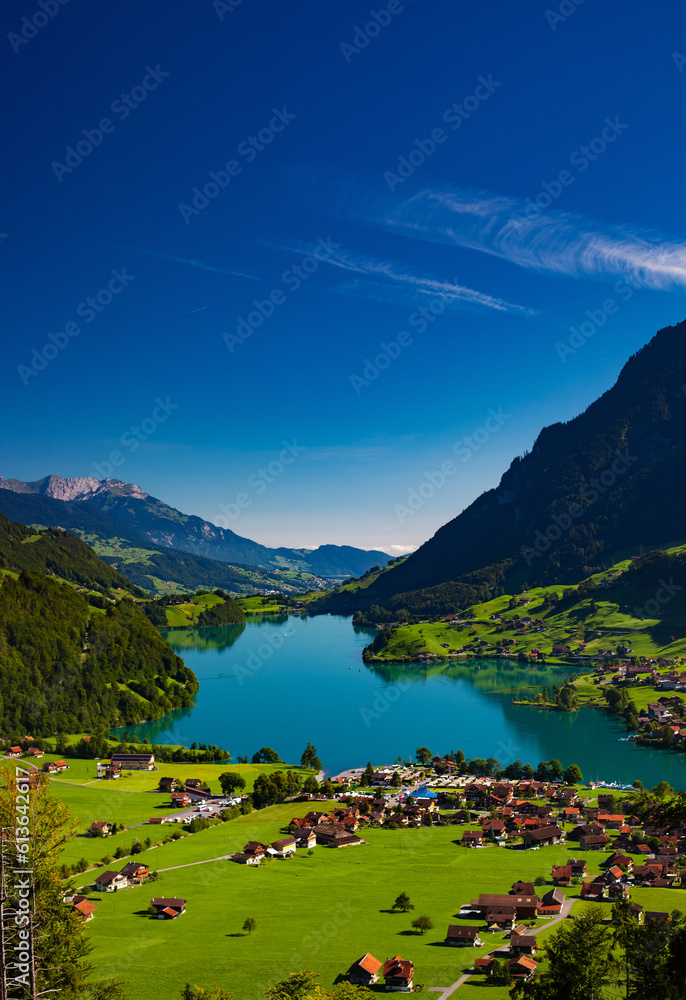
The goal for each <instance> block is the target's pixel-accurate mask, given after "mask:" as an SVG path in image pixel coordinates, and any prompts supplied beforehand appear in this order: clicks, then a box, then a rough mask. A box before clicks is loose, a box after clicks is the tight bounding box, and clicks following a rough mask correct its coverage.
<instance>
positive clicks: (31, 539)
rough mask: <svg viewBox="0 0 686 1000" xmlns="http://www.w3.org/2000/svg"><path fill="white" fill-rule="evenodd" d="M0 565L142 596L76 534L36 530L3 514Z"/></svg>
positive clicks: (141, 593)
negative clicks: (10, 519)
mask: <svg viewBox="0 0 686 1000" xmlns="http://www.w3.org/2000/svg"><path fill="white" fill-rule="evenodd" d="M0 569H11V570H30V571H34V572H38V573H47V574H49V575H50V576H58V577H61V578H62V579H63V580H69V581H70V582H72V583H78V584H80V585H81V586H83V587H89V588H91V589H93V590H99V591H103V590H107V589H109V588H112V589H121V590H125V591H128V592H129V593H132V594H135V595H136V596H138V597H143V596H145V595H144V593H143V591H142V590H139V589H138V587H135V586H133V585H132V584H131V582H130V581H129V580H127V578H126V577H125V576H122V574H121V573H119V572H117V570H116V569H114V568H113V567H112V566H108V565H107V563H104V562H102V560H101V559H99V558H98V557H97V556H96V554H95V552H93V550H92V548H91V547H90V546H89V545H86V543H85V542H83V541H81V539H80V538H77V537H76V536H75V535H71V534H69V532H67V531H61V530H60V529H58V528H48V529H47V530H46V531H42V532H40V533H39V532H36V531H34V530H33V529H32V528H28V527H26V525H24V524H17V523H15V522H13V521H9V520H8V519H7V518H6V517H5V515H4V514H0Z"/></svg>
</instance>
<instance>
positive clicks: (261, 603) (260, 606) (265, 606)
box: [237, 594, 300, 615]
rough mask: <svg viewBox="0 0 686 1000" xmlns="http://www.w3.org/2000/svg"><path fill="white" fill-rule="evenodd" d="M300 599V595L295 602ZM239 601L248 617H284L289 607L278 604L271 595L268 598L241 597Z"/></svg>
mask: <svg viewBox="0 0 686 1000" xmlns="http://www.w3.org/2000/svg"><path fill="white" fill-rule="evenodd" d="M299 599H300V595H297V596H296V597H295V598H294V600H299ZM237 601H238V604H240V606H241V608H242V609H243V611H244V612H245V613H246V615H283V614H286V612H287V606H286V607H284V605H283V604H277V603H276V601H275V600H274V599H273V597H272V595H269V594H268V595H267V596H266V597H259V596H257V597H256V596H253V597H240V598H237Z"/></svg>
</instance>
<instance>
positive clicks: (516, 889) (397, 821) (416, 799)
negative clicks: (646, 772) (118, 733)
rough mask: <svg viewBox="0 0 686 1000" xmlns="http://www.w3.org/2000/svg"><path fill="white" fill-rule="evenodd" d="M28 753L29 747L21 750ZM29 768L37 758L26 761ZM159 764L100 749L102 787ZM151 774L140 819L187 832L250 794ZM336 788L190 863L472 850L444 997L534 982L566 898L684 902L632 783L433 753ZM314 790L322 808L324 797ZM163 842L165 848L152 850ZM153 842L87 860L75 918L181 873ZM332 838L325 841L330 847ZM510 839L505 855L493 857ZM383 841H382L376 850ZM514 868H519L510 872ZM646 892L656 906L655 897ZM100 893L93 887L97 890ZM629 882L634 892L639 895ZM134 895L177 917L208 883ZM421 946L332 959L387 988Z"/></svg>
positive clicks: (414, 963) (683, 843)
mask: <svg viewBox="0 0 686 1000" xmlns="http://www.w3.org/2000/svg"><path fill="white" fill-rule="evenodd" d="M48 755H49V754H48ZM49 756H50V755H49ZM29 757H30V755H29V754H24V758H29ZM70 763H71V762H70ZM26 767H27V768H29V767H32V765H31V764H30V761H29V760H28V759H27V760H26ZM34 768H35V766H34ZM157 769H158V764H157V763H156V761H155V757H154V754H152V753H140V754H126V753H113V754H112V755H111V757H110V759H109V761H108V762H98V763H97V774H98V777H97V779H96V782H95V784H96V785H97V786H100V787H102V789H103V795H102V796H101V798H102V800H103V803H105V802H107V800H108V795H107V792H106V789H107V788H110V789H114V788H116V786H117V784H118V780H117V779H121V778H122V777H123V776H125V775H127V774H128V775H135V774H137V773H138V774H140V775H141V778H142V777H143V775H145V774H150V775H151V778H152V773H151V772H154V771H156V770H157ZM65 770H69V764H68V763H67V761H64V760H59V759H58V760H50V761H48V762H46V764H44V765H43V767H42V769H41V770H40V771H38V769H37V768H35V769H34V770H33V772H32V773H33V774H34V775H35V778H34V781H45V780H51V779H52V778H53V776H55V775H62V774H63V772H64V771H65ZM59 780H63V778H60V779H59ZM124 780H125V781H126V780H129V779H128V778H124ZM146 780H147V779H146ZM152 780H153V781H154V782H155V784H156V789H154V788H153V787H152V786H149V787H148V791H153V792H154V791H155V790H156V792H157V797H164V801H165V802H168V806H169V812H166V811H165V812H164V816H163V817H159V816H158V817H154V818H151V819H150V820H149V822H148V825H153V826H158V825H159V824H160V823H180V824H182V829H183V830H187V829H188V826H187V824H188V823H189V821H192V819H193V817H194V816H198V817H203V818H204V817H206V818H208V819H209V820H211V821H212V822H213V823H214V824H215V826H214V827H213V829H214V831H215V832H219V831H220V830H221V829H225V830H230V829H231V827H232V822H236V820H233V821H231V820H229V821H228V822H226V821H225V822H223V823H222V822H221V820H222V814H223V813H225V811H226V810H227V809H231V808H232V807H233V809H234V811H235V812H237V811H238V810H239V809H240V807H241V804H244V803H246V802H248V801H249V796H248V794H240V795H239V794H234V795H226V794H224V793H217V792H216V790H215V791H212V790H211V787H210V783H208V782H207V781H206V780H204V779H202V778H200V777H195V778H194V777H193V776H191V775H186V776H184V778H183V779H177V778H174V777H171V776H169V775H162V776H161V777H159V778H157V777H156V776H155V777H154V778H153V779H152ZM334 787H335V791H334V794H333V799H329V800H326V798H325V797H324V796H322V795H319V794H314V793H301V794H299V795H296V796H295V797H294V798H293V799H292V800H290V801H287V802H284V804H283V805H281V806H278V807H267V808H265V809H261V810H257V812H256V813H255V812H254V813H252V814H251V815H252V816H255V817H259V816H260V815H261V814H262V813H264V814H265V818H266V816H267V815H268V814H269V813H270V812H271V811H272V810H274V809H275V808H277V809H278V810H279V814H280V815H281V816H282V817H283V819H282V820H280V821H279V822H280V827H279V829H278V830H277V829H275V830H274V832H275V833H278V835H277V836H273V837H272V838H271V839H268V838H267V839H257V838H251V839H248V840H246V841H243V842H242V843H241V844H239V845H238V846H239V847H240V849H237V850H232V851H228V852H226V853H222V854H219V855H212V854H210V856H209V857H205V856H203V857H202V858H201V859H200V858H198V859H197V860H195V861H191V862H190V865H191V868H192V867H193V865H199V866H200V867H204V866H205V865H206V864H207V863H208V862H210V861H211V862H217V863H220V862H221V863H227V862H234V863H235V865H236V866H238V867H244V868H248V869H260V868H264V867H265V866H267V867H269V866H272V865H276V866H277V867H276V869H273V871H274V874H277V873H278V870H280V866H281V865H285V866H286V867H285V868H284V869H283V870H284V871H286V870H290V869H291V866H292V865H294V864H295V865H296V866H297V865H298V864H299V863H301V862H300V861H299V860H298V859H305V861H306V862H308V863H311V861H312V859H313V857H314V855H315V854H319V852H320V851H323V852H324V853H323V855H322V863H324V864H325V865H327V862H326V861H325V860H324V859H325V858H329V857H331V858H332V859H333V858H334V857H335V856H337V855H339V853H342V854H344V855H347V854H348V852H347V851H342V852H341V849H343V848H346V847H357V848H360V849H361V850H360V851H359V852H358V851H355V852H353V854H354V855H355V856H356V857H359V858H360V859H363V860H362V871H364V870H365V869H366V867H367V864H368V861H367V859H369V860H371V859H370V858H369V853H368V852H372V854H375V853H376V852H377V851H379V850H380V849H381V848H383V845H384V838H390V837H393V836H395V835H396V834H397V833H398V832H400V831H405V834H406V835H407V836H409V835H411V834H412V831H415V833H414V836H415V837H417V838H419V839H418V840H417V841H416V842H415V844H414V845H413V848H412V849H413V850H414V852H415V854H414V855H413V856H414V857H421V855H422V853H424V852H427V853H431V852H432V851H433V850H434V849H436V848H437V846H438V838H440V845H441V846H440V852H441V856H443V852H444V851H446V850H448V851H450V852H458V856H464V857H465V858H472V857H473V858H474V859H475V862H476V869H475V871H482V872H483V875H484V878H483V881H482V885H481V887H479V885H478V881H477V882H475V883H474V884H475V888H476V890H477V891H476V892H475V893H474V892H472V893H470V895H469V896H465V897H464V898H462V899H461V900H460V899H459V898H458V899H456V901H455V908H454V913H453V914H452V919H447V920H446V922H445V924H444V926H443V928H442V929H441V928H440V926H439V927H438V930H439V932H440V934H441V937H440V938H439V939H437V940H436V943H440V944H442V945H443V946H444V947H446V948H447V949H449V950H452V949H460V950H463V949H469V951H471V952H472V954H473V955H474V957H473V958H472V959H469V960H467V961H466V963H465V962H462V963H461V964H460V970H459V971H460V975H459V976H458V978H457V979H456V981H455V982H454V983H453V984H452V987H451V988H450V992H448V988H447V987H446V992H445V994H441V996H443V995H445V996H446V997H447V996H450V995H452V991H453V990H454V989H457V988H458V986H461V985H463V984H464V983H466V982H467V981H468V980H469V979H470V978H471V977H473V976H476V977H477V978H481V979H483V980H484V982H490V981H491V980H492V981H493V983H494V984H495V983H499V982H501V981H502V977H503V976H506V978H507V981H508V982H518V981H521V982H526V981H529V980H531V979H532V978H533V977H534V976H535V974H536V970H537V968H538V966H539V963H540V957H541V956H540V949H541V947H542V944H543V941H544V939H545V937H546V936H547V933H548V931H549V930H550V929H551V928H553V927H555V926H556V925H557V924H558V923H559V922H560V921H561V920H564V919H566V918H567V917H569V916H570V915H572V916H573V914H572V909H573V908H578V907H579V906H585V905H587V904H600V905H601V906H608V910H607V919H609V920H612V914H613V912H614V911H613V907H614V906H615V905H616V904H618V903H620V902H624V903H626V905H627V906H628V907H629V912H630V914H631V917H632V918H633V919H634V920H635V921H636V922H637V924H638V925H640V924H642V923H643V922H646V923H651V922H655V921H663V920H664V921H669V920H670V919H671V911H672V909H678V908H679V902H680V903H681V906H683V901H682V897H684V896H686V893H684V891H683V890H684V888H686V886H685V875H684V862H685V860H686V829H685V828H684V826H682V825H676V826H670V825H669V824H665V823H664V822H657V821H656V822H651V821H650V814H651V808H652V807H651V806H650V805H648V806H647V807H646V803H645V801H642V800H641V799H640V797H639V798H637V795H636V792H635V790H633V789H632V790H631V791H625V790H621V789H617V790H608V789H602V788H598V787H596V786H595V785H593V784H592V783H591V784H589V785H588V786H586V787H584V786H583V785H582V784H581V783H579V782H577V783H575V784H566V783H565V782H564V781H563V780H536V778H528V779H514V780H511V779H507V778H504V777H503V776H502V775H500V776H488V775H487V776H474V775H470V774H460V773H459V768H458V767H457V766H456V764H455V761H454V760H452V759H450V758H448V757H440V756H436V755H434V756H433V757H432V758H431V759H430V760H428V761H426V762H425V763H424V764H412V765H410V764H407V763H405V764H402V765H400V764H396V765H389V766H384V767H377V768H372V767H371V766H370V765H368V766H367V768H365V769H363V768H353V769H350V770H348V771H346V772H343V773H342V774H340V775H337V776H335V777H334ZM319 803H321V804H322V807H323V808H319V807H318V804H319ZM289 805H291V806H292V807H293V808H292V810H291V813H290V815H289V814H288V813H287V812H285V810H287V809H288V807H289ZM296 807H297V808H296ZM163 811H164V810H163ZM184 824H185V825H184ZM216 824H218V825H216ZM114 825H115V824H113V823H112V822H110V821H109V820H105V819H96V820H93V821H92V822H91V823H90V824H89V825H88V827H87V829H86V830H85V831H84V834H83V836H85V837H86V838H88V839H89V840H92V841H97V840H103V841H105V842H106V841H108V840H109V839H110V838H112V836H113V826H114ZM268 828H269V827H265V829H268ZM204 829H205V828H204ZM271 829H274V826H273V824H272V826H271ZM394 832H395V833H394ZM205 835H206V834H205V833H203V831H200V832H197V833H184V834H183V835H182V834H181V832H179V833H178V834H175V836H178V837H181V839H180V840H178V841H172V842H171V843H169V844H168V845H167V846H166V848H165V850H166V851H167V855H166V856H167V857H171V856H170V855H169V854H168V852H169V850H173V848H174V845H175V844H180V843H187V842H189V841H193V842H197V843H198V844H200V843H201V842H202V838H203V836H205ZM446 837H447V838H448V839H446ZM157 850H158V853H159V851H160V850H161V849H160V848H158V849H157ZM154 851H155V848H154V846H153V847H152V849H147V850H145V851H144V852H143V853H142V854H141V855H139V856H138V857H135V858H128V859H122V860H123V861H124V862H125V863H123V864H122V866H121V867H120V868H119V869H118V870H117V869H115V868H113V867H111V866H108V865H104V864H103V865H100V866H96V867H95V869H94V870H93V873H92V877H91V880H90V881H86V882H85V883H84V884H82V885H79V886H74V887H73V888H71V889H67V890H65V895H64V900H65V904H66V905H67V906H69V907H70V908H71V909H72V911H73V912H74V913H75V914H77V915H78V916H79V917H80V918H81V919H83V920H84V921H86V922H89V923H90V922H91V921H94V924H93V926H95V925H97V923H98V918H99V913H98V911H99V910H101V908H102V907H103V906H104V907H105V908H106V909H107V907H106V903H105V902H104V900H106V899H109V898H112V897H113V896H114V895H115V894H116V895H117V898H119V895H120V893H122V892H124V893H125V895H126V896H128V891H129V890H130V891H133V893H134V894H135V895H137V896H138V895H141V894H143V893H145V889H146V887H148V886H152V885H155V884H156V883H157V882H158V881H160V880H161V879H162V880H165V881H166V882H167V883H168V884H169V885H170V886H172V885H174V886H176V884H177V881H176V880H174V879H173V876H174V875H176V874H177V872H176V869H175V866H171V867H163V866H162V865H160V867H159V869H158V868H153V864H155V862H153V860H152V858H153V853H154ZM329 851H332V852H333V854H331V855H329ZM493 851H495V852H496V854H495V855H493V854H492V852H493ZM503 851H504V852H506V853H505V854H501V852H503ZM541 851H543V852H544V853H543V854H541V853H540V852H541ZM460 852H462V853H461V854H460ZM536 852H538V853H536ZM561 852H564V855H563V854H562V853H561ZM204 853H206V852H203V855H204ZM381 854H385V849H382V850H381ZM495 856H497V857H506V858H507V862H506V865H505V868H503V867H502V866H498V870H499V871H500V873H501V874H500V876H499V881H500V880H501V879H502V878H503V876H504V875H505V872H507V873H509V874H510V876H511V877H510V881H509V883H506V884H502V882H501V884H500V889H499V891H494V890H497V886H494V885H493V879H492V877H488V876H487V875H486V872H487V869H486V868H484V867H483V865H481V864H480V862H478V861H477V859H479V858H483V859H484V860H485V859H489V858H491V859H494V858H495ZM546 857H549V858H550V861H546ZM518 859H521V861H520V860H518ZM525 859H526V860H525ZM444 863H445V862H444ZM188 864H189V862H186V863H185V865H184V864H182V867H187V866H188ZM487 864H488V865H489V867H490V863H489V862H487ZM229 867H232V866H231V865H229ZM370 867H371V866H370ZM518 869H519V870H520V874H521V877H515V876H518ZM298 870H299V869H298ZM89 874H90V873H84V875H83V876H82V878H86V879H87V878H88V875H89ZM334 874H335V871H334V870H332V875H334ZM244 877H245V878H247V879H248V883H250V882H251V880H252V879H254V878H256V877H257V876H255V875H253V874H252V872H251V873H250V874H247V873H246V875H245V876H244ZM233 881H235V880H232V882H233ZM241 882H242V879H241ZM400 882H401V883H402V878H401V880H400ZM248 883H246V884H245V886H242V885H241V887H239V886H238V885H236V891H237V892H239V893H240V894H241V895H244V896H245V897H246V898H247V897H248V896H249V895H250V887H249V884H248ZM70 885H73V880H70ZM398 888H399V889H400V888H402V885H401V884H400V885H399V886H398ZM646 891H647V895H646ZM665 891H667V893H668V894H669V895H670V896H671V893H674V899H675V901H679V902H675V904H674V906H670V907H669V908H666V907H665V904H664V900H665ZM653 892H654V893H655V895H654V897H653V898H654V899H655V901H656V902H655V905H651V894H652V893H653ZM94 893H95V894H100V899H99V898H98V897H97V896H94V895H93V894H94ZM636 895H638V896H639V897H640V901H639V900H637V899H635V898H634V896H636ZM140 905H141V904H138V908H139V909H140ZM143 906H144V911H145V912H146V913H147V915H148V916H149V918H151V919H155V920H163V921H170V922H176V921H178V919H179V918H180V917H182V916H183V917H184V921H183V923H184V925H185V923H186V921H188V920H191V921H192V920H193V913H194V910H197V909H199V908H202V907H203V906H204V902H203V894H202V893H201V894H200V896H198V895H197V894H196V895H186V894H185V893H184V894H180V893H178V892H174V893H172V894H169V895H165V894H164V893H160V894H157V895H153V896H152V897H151V898H149V899H148V898H147V895H146V898H145V899H144V900H143ZM406 908H407V909H406ZM412 909H414V905H413V904H412V903H410V900H409V898H408V897H407V896H406V894H405V893H403V892H401V893H400V895H399V896H398V898H397V899H396V901H395V903H394V904H393V906H392V907H391V910H390V911H389V912H396V913H397V914H400V915H402V914H403V913H404V912H409V911H410V910H412ZM102 912H103V913H104V912H105V910H103V911H102ZM575 912H576V909H575ZM94 918H95V919H94ZM412 928H416V929H415V930H413V931H412V933H413V934H417V935H419V936H421V937H423V936H424V935H425V933H426V932H427V931H428V930H431V929H433V928H434V920H433V919H431V918H430V916H429V915H425V914H422V915H420V917H418V918H417V919H416V920H413V922H412ZM399 950H400V949H399ZM416 952H417V946H416V945H410V946H409V947H407V949H406V950H405V949H403V954H395V953H394V954H392V955H388V956H387V957H385V958H384V957H383V953H382V955H381V956H378V951H377V949H376V948H375V946H374V942H373V941H372V940H370V941H369V945H368V950H367V951H365V952H364V954H362V955H361V956H358V957H355V956H354V955H348V956H346V955H345V953H344V952H341V953H339V954H337V955H336V956H335V958H336V959H337V960H338V961H337V964H338V975H339V976H342V977H343V978H344V979H347V981H349V982H350V983H352V984H360V985H367V986H370V987H375V988H382V989H384V990H387V991H393V992H405V993H409V992H417V991H421V990H422V989H423V988H425V986H426V985H427V984H426V983H425V982H424V980H425V979H426V971H425V970H424V968H423V966H424V965H425V964H426V963H425V962H422V959H421V955H419V956H418V955H417V954H416ZM377 956H378V957H377ZM346 958H347V961H346ZM420 980H421V981H420Z"/></svg>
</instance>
